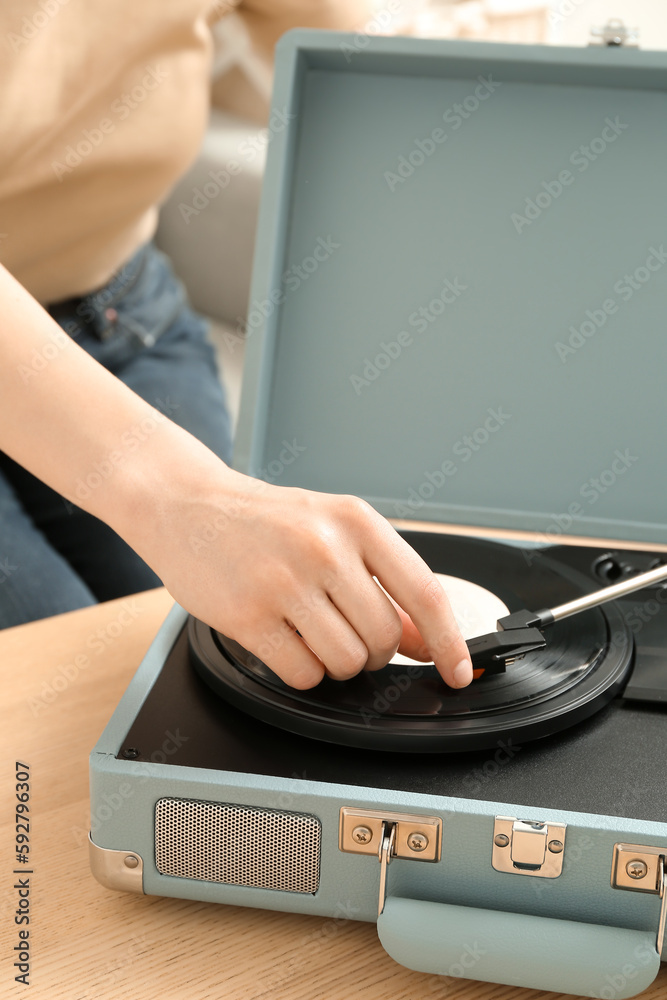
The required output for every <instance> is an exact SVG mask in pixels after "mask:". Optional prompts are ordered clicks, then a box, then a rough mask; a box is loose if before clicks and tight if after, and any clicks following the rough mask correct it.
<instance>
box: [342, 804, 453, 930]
mask: <svg viewBox="0 0 667 1000" xmlns="http://www.w3.org/2000/svg"><path fill="white" fill-rule="evenodd" d="M441 844H442V820H441V819H440V818H439V817H437V816H420V815H418V814H413V813H395V812H389V811H388V810H385V809H353V808H351V807H350V806H343V807H342V808H341V810H340V824H339V828H338V847H339V849H340V850H341V851H344V852H345V853H348V854H368V855H371V856H373V855H374V856H375V857H377V858H378V859H379V862H380V898H379V902H378V916H379V914H380V913H382V911H383V909H384V901H385V898H386V895H387V868H388V867H389V865H390V864H391V862H392V860H393V859H394V858H402V859H403V860H404V861H407V860H410V861H431V862H433V861H439V860H440V853H441Z"/></svg>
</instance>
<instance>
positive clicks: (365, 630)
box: [0, 267, 472, 688]
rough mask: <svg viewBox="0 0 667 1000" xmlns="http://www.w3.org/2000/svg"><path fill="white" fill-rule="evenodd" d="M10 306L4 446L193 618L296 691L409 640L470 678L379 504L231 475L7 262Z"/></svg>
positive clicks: (442, 616)
mask: <svg viewBox="0 0 667 1000" xmlns="http://www.w3.org/2000/svg"><path fill="white" fill-rule="evenodd" d="M0 302H2V309H1V317H0V449H2V450H3V451H5V452H6V453H7V454H8V455H10V456H11V457H12V458H14V459H15V460H16V461H17V462H19V463H20V464H21V465H23V466H24V467H25V468H27V469H28V470H29V471H30V472H32V473H33V474H34V475H35V476H37V477H39V478H40V479H42V480H43V481H44V482H45V483H47V484H48V485H49V486H51V487H52V488H53V489H55V490H57V491H58V492H59V493H61V494H62V495H63V496H65V497H67V498H69V499H70V500H72V501H73V502H74V503H76V504H78V506H80V507H82V508H83V509H84V510H87V511H88V512H89V513H91V514H94V515H95V516H96V517H99V518H100V519H101V520H103V521H105V522H106V523H107V524H109V525H110V526H111V527H112V528H113V529H114V530H115V531H117V532H118V534H119V535H121V536H122V537H123V538H124V539H125V540H126V541H127V542H128V543H129V544H130V545H131V546H132V548H134V549H135V550H136V551H137V552H138V553H139V555H141V556H142V558H143V559H145V561H146V562H147V563H148V564H149V565H150V566H151V567H152V568H153V569H154V570H155V572H156V573H157V574H158V575H159V576H160V578H161V579H162V580H163V581H164V583H165V585H166V587H167V588H168V590H169V591H170V593H171V594H172V595H173V597H174V598H175V599H176V600H177V601H178V602H179V603H180V604H182V605H183V606H184V607H185V608H186V609H187V610H188V611H189V612H191V613H192V614H193V615H195V616H196V617H198V618H201V619H202V620H204V621H205V622H206V623H207V624H209V625H211V626H213V627H214V628H216V629H218V630H220V631H221V632H224V633H225V634H226V635H229V636H230V637H232V638H234V639H236V640H237V641H238V642H240V643H241V644H242V645H244V646H246V647H247V648H248V649H250V650H251V651H252V652H254V653H256V654H257V655H258V656H260V657H261V658H262V659H263V660H265V662H266V663H267V664H268V666H270V667H271V668H272V669H273V670H275V671H276V673H278V674H279V675H280V676H281V677H282V678H283V679H284V680H285V681H286V682H287V683H289V684H291V685H293V686H294V687H300V688H307V687H311V686H313V685H314V684H316V683H318V681H319V680H320V679H321V678H322V676H323V674H324V672H325V669H326V671H327V672H328V673H330V674H331V675H332V676H334V677H339V678H343V677H349V676H352V675H353V674H355V673H357V672H358V671H359V670H361V669H363V668H364V667H367V668H368V669H374V668H379V667H381V666H383V665H384V664H385V663H386V662H387V660H388V658H389V657H390V656H391V655H392V654H393V652H394V651H395V649H396V647H397V646H398V645H399V643H400V644H401V649H402V651H403V652H405V653H408V654H411V655H413V656H415V655H421V658H427V657H429V656H430V657H432V658H433V660H434V662H435V663H436V666H437V667H438V669H439V671H440V673H441V674H442V676H443V678H444V679H445V680H446V681H447V683H448V684H451V685H452V686H455V687H460V686H463V685H464V684H467V683H469V682H470V680H471V679H472V669H471V665H470V659H469V655H468V650H467V646H466V645H465V642H464V641H463V639H462V637H461V635H460V633H459V630H458V628H457V627H456V624H455V622H454V619H453V616H452V613H451V610H450V608H449V603H448V601H447V598H446V596H445V594H444V592H443V590H442V588H441V586H440V584H439V583H438V581H437V580H436V579H435V577H434V576H433V574H432V573H431V571H430V569H429V568H428V566H427V565H426V564H425V563H424V562H423V560H422V559H421V558H420V557H419V556H418V555H417V554H416V552H414V550H413V549H412V548H411V547H410V546H409V545H408V544H407V543H406V542H405V541H404V540H403V539H401V538H400V536H399V535H398V534H397V533H396V532H395V531H394V530H393V528H392V527H391V526H390V525H389V524H388V523H387V521H385V519H384V518H383V517H381V516H380V515H379V514H378V513H377V512H376V511H374V510H373V508H372V507H370V506H369V505H368V504H366V503H364V502H363V501H362V500H359V499H357V498H356V497H345V496H334V495H330V494H321V493H313V492H310V491H307V490H300V489H293V488H285V487H280V486H272V485H269V484H267V483H262V482H260V481H258V480H255V479H251V478H249V477H247V476H243V475H241V474H240V473H238V472H234V471H233V470H232V469H230V468H228V467H227V466H226V465H225V464H224V463H223V462H221V461H220V459H218V458H217V457H216V456H215V455H214V454H213V453H212V452H211V451H209V450H208V449H207V448H206V447H205V446H204V445H203V444H201V443H200V442H199V441H197V440H196V439H195V438H194V437H192V435H190V434H188V433H187V431H185V430H183V429H182V428H180V427H178V426H177V425H176V424H174V423H172V422H171V421H170V420H168V419H167V418H166V417H165V416H164V415H163V414H161V413H159V412H158V411H157V410H155V409H153V407H151V406H150V405H149V404H148V403H146V402H144V400H142V399H141V398H140V397H139V396H137V395H135V393H133V392H132V391H131V390H130V389H128V388H127V387H126V386H125V385H123V383H122V382H120V381H119V380H118V379H117V378H115V377H114V376H113V375H111V374H110V373H109V372H107V371H106V370H105V369H104V368H103V367H102V366H101V365H99V364H98V363H97V362H96V361H94V360H93V359H92V358H90V357H89V356H88V355H87V354H86V353H85V351H83V350H82V349H81V348H80V347H78V346H77V345H76V343H74V342H73V341H72V340H71V339H70V338H69V337H68V336H67V335H66V334H65V333H64V332H63V331H62V330H61V328H60V327H59V326H58V325H57V324H56V323H55V322H54V321H53V320H52V318H51V317H50V316H49V315H48V313H46V312H45V311H44V310H43V309H42V308H41V306H39V305H38V303H37V302H36V301H35V300H34V299H33V298H32V297H31V296H30V295H29V294H28V293H27V292H26V291H25V289H23V288H22V287H21V285H19V284H18V283H17V282H16V281H15V280H14V279H13V278H12V277H11V275H10V274H9V273H8V272H7V271H6V270H5V269H4V268H2V267H0ZM373 576H376V577H377V578H378V580H379V581H380V582H381V583H382V585H383V587H385V589H386V590H387V591H388V593H389V594H391V596H392V597H393V598H394V599H395V601H396V602H397V603H398V604H399V605H400V606H401V607H402V608H404V609H405V611H406V612H407V613H408V615H409V616H410V618H411V619H412V621H410V620H409V619H408V618H407V617H406V615H405V614H403V613H400V612H399V611H397V610H396V608H395V607H394V606H393V605H392V604H391V602H390V601H389V600H388V599H387V598H386V596H385V595H384V594H383V593H382V591H381V590H380V588H379V587H378V586H377V584H376V583H375V581H374V580H373ZM412 622H414V625H413V624H412ZM415 626H416V629H415ZM297 629H298V631H299V632H300V633H301V636H302V637H303V638H300V637H299V636H298V635H297V634H296V630H297ZM417 629H418V631H417ZM422 637H423V639H422ZM457 667H458V669H457ZM455 670H456V677H455V675H454V672H455Z"/></svg>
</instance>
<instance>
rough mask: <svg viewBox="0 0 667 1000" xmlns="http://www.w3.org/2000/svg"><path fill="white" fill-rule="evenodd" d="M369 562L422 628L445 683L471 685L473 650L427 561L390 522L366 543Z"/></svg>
mask: <svg viewBox="0 0 667 1000" xmlns="http://www.w3.org/2000/svg"><path fill="white" fill-rule="evenodd" d="M364 561H365V563H366V566H367V568H368V569H369V571H370V572H371V573H372V574H373V575H374V576H376V577H377V578H378V580H379V581H380V583H381V584H382V586H383V587H384V589H385V590H386V591H387V593H388V594H389V595H390V596H391V597H392V598H393V599H394V600H395V601H396V602H397V603H398V604H399V605H400V606H401V608H403V610H404V611H405V612H407V614H408V615H409V616H410V618H411V619H412V621H413V622H414V624H415V625H416V626H417V629H418V630H419V632H420V634H421V635H422V637H423V639H424V643H425V645H426V649H427V651H428V654H429V656H431V657H432V659H433V662H434V663H435V665H436V667H437V669H438V672H439V673H440V675H441V676H442V678H443V680H444V681H445V683H446V684H449V686H450V687H454V688H460V687H465V686H466V685H467V684H469V683H470V681H471V680H472V662H471V659H470V653H469V651H468V647H467V645H466V642H465V640H464V638H463V636H462V635H461V632H460V630H459V627H458V625H457V624H456V620H455V618H454V615H453V613H452V609H451V607H450V604H449V600H448V598H447V595H446V593H445V591H444V590H443V588H442V585H441V584H440V581H439V580H438V579H437V578H436V577H435V576H434V574H433V572H432V571H431V569H430V568H429V567H428V565H427V564H426V563H425V562H424V560H423V559H422V558H421V556H420V555H418V554H417V552H415V550H414V549H413V548H412V546H410V545H409V544H408V543H407V542H406V541H405V539H403V538H401V536H400V535H399V534H398V533H397V532H396V531H395V529H394V528H392V527H391V525H390V524H389V523H388V522H386V521H385V522H384V525H383V526H382V528H381V533H380V535H379V536H377V535H376V536H375V537H374V539H373V544H372V546H371V545H368V542H366V545H365V549H364Z"/></svg>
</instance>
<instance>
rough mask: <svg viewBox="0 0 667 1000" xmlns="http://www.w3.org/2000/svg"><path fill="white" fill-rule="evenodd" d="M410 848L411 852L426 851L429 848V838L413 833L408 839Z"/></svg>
mask: <svg viewBox="0 0 667 1000" xmlns="http://www.w3.org/2000/svg"><path fill="white" fill-rule="evenodd" d="M408 847H409V848H410V850H411V851H417V853H420V852H421V851H425V850H426V848H427V847H428V837H427V836H426V835H425V834H423V833H411V834H410V835H409V837H408Z"/></svg>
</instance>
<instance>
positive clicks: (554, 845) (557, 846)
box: [547, 840, 563, 854]
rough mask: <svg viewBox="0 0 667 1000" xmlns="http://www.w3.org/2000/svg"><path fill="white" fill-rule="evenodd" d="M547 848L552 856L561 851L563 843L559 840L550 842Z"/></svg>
mask: <svg viewBox="0 0 667 1000" xmlns="http://www.w3.org/2000/svg"><path fill="white" fill-rule="evenodd" d="M547 847H548V848H549V850H550V851H551V853H552V854H560V853H561V851H562V850H563V843H562V841H560V840H550V841H549V843H548V844H547Z"/></svg>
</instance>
